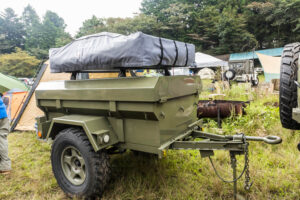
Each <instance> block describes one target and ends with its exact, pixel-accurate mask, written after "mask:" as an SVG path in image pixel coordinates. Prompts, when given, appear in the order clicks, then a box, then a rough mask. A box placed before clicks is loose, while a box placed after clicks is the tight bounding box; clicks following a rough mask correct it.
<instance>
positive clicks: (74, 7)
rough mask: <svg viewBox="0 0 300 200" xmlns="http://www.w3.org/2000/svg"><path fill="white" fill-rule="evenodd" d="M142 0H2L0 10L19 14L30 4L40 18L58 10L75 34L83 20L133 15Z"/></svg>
mask: <svg viewBox="0 0 300 200" xmlns="http://www.w3.org/2000/svg"><path fill="white" fill-rule="evenodd" d="M141 2H142V0H0V12H2V11H3V10H4V9H5V8H7V7H10V8H12V9H13V10H14V11H15V12H16V13H17V14H18V15H19V16H20V15H21V14H22V12H23V9H24V7H26V6H27V5H28V4H30V5H31V6H32V7H33V8H34V9H35V11H36V12H37V13H38V15H39V16H40V18H42V17H43V16H44V14H45V13H46V11H47V10H51V11H53V12H56V13H57V14H58V15H59V16H60V17H62V18H63V19H64V20H65V23H66V24H67V28H66V31H67V32H69V33H71V34H72V35H74V34H75V33H76V32H77V31H78V29H79V27H80V26H81V25H82V22H83V21H84V20H86V19H89V18H91V17H92V15H96V16H97V17H105V18H106V17H133V16H134V13H139V8H140V6H141Z"/></svg>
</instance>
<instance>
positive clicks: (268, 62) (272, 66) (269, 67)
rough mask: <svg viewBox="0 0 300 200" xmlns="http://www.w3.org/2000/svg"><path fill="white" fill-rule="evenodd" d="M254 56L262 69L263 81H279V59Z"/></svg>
mask: <svg viewBox="0 0 300 200" xmlns="http://www.w3.org/2000/svg"><path fill="white" fill-rule="evenodd" d="M256 54H257V56H258V59H259V62H260V64H261V65H262V67H263V68H264V74H265V81H266V82H271V80H272V79H279V78H280V63H281V57H273V56H267V55H264V54H261V53H256Z"/></svg>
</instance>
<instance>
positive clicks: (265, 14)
mask: <svg viewBox="0 0 300 200" xmlns="http://www.w3.org/2000/svg"><path fill="white" fill-rule="evenodd" d="M124 9H126V8H124ZM140 11H141V12H140V13H139V14H136V15H135V16H134V17H132V18H98V17H96V16H92V17H91V18H90V19H87V20H85V21H84V22H83V24H82V26H81V27H80V28H79V30H78V32H77V33H76V35H75V36H74V38H73V37H71V35H70V34H69V33H67V32H66V31H65V28H66V24H65V22H64V20H63V19H62V18H61V17H60V16H58V15H57V14H56V13H54V12H52V11H47V12H46V14H45V15H44V17H43V18H42V19H40V18H39V16H38V15H37V13H36V11H35V10H34V8H33V7H31V6H30V5H28V6H27V7H26V8H25V9H24V11H23V13H22V15H21V16H17V15H16V14H15V12H14V11H13V9H11V8H7V9H5V11H4V12H2V13H1V14H0V72H2V71H4V72H6V73H9V74H11V75H15V76H25V74H26V76H31V75H33V73H34V71H35V69H36V68H35V66H33V65H32V67H30V66H29V67H28V66H27V67H24V71H23V70H17V71H18V72H16V73H14V71H13V70H11V69H13V68H15V65H16V64H15V63H16V62H15V61H14V60H12V59H13V58H14V57H18V55H19V54H20V55H21V54H22V55H23V56H24V53H25V54H28V56H26V58H27V59H28V61H27V62H24V63H29V64H31V62H30V60H31V59H32V60H34V61H32V63H36V60H43V59H46V58H47V56H48V50H49V48H53V47H60V46H63V45H65V44H67V43H69V42H70V41H72V40H73V39H75V38H78V37H81V36H84V35H88V34H93V33H98V32H102V31H108V32H115V33H121V34H126V35H127V34H130V33H133V32H136V31H142V32H144V33H147V34H151V35H155V36H160V37H166V38H170V39H175V40H180V41H185V42H190V43H193V44H195V45H196V49H197V51H202V52H206V53H209V54H214V55H219V54H227V53H233V52H243V51H251V50H253V49H265V48H275V47H282V46H284V45H285V44H287V43H291V42H296V41H300V0H143V1H142V4H141V8H140ZM12 53H13V54H14V56H8V54H12ZM35 59H36V60H35ZM16 60H18V59H16ZM35 65H36V64H35ZM28 69H32V70H28Z"/></svg>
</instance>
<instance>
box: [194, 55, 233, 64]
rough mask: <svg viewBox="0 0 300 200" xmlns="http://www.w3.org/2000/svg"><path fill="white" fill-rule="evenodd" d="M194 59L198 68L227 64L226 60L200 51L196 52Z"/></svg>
mask: <svg viewBox="0 0 300 200" xmlns="http://www.w3.org/2000/svg"><path fill="white" fill-rule="evenodd" d="M195 61H196V65H197V67H198V68H204V67H225V66H228V62H226V61H223V60H221V59H218V58H216V57H213V56H210V55H208V54H205V53H200V52H197V53H196V55H195Z"/></svg>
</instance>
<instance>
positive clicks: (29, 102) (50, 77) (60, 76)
mask: <svg viewBox="0 0 300 200" xmlns="http://www.w3.org/2000/svg"><path fill="white" fill-rule="evenodd" d="M70 76H71V74H67V73H57V74H51V73H50V67H49V61H47V62H45V63H44V64H43V66H42V68H41V70H40V72H39V74H38V76H37V78H36V81H35V82H34V84H33V86H32V88H31V90H30V92H29V93H28V96H27V98H26V100H25V102H24V104H23V106H22V108H21V111H20V113H19V115H18V117H17V118H16V120H15V121H14V123H13V124H12V127H11V130H12V131H13V130H14V129H16V130H22V131H27V130H35V128H34V124H35V118H36V117H38V116H43V115H44V113H43V112H42V111H41V110H40V109H39V108H38V107H37V106H36V101H35V89H36V87H37V86H38V85H39V84H40V82H48V81H54V80H69V79H70Z"/></svg>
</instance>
